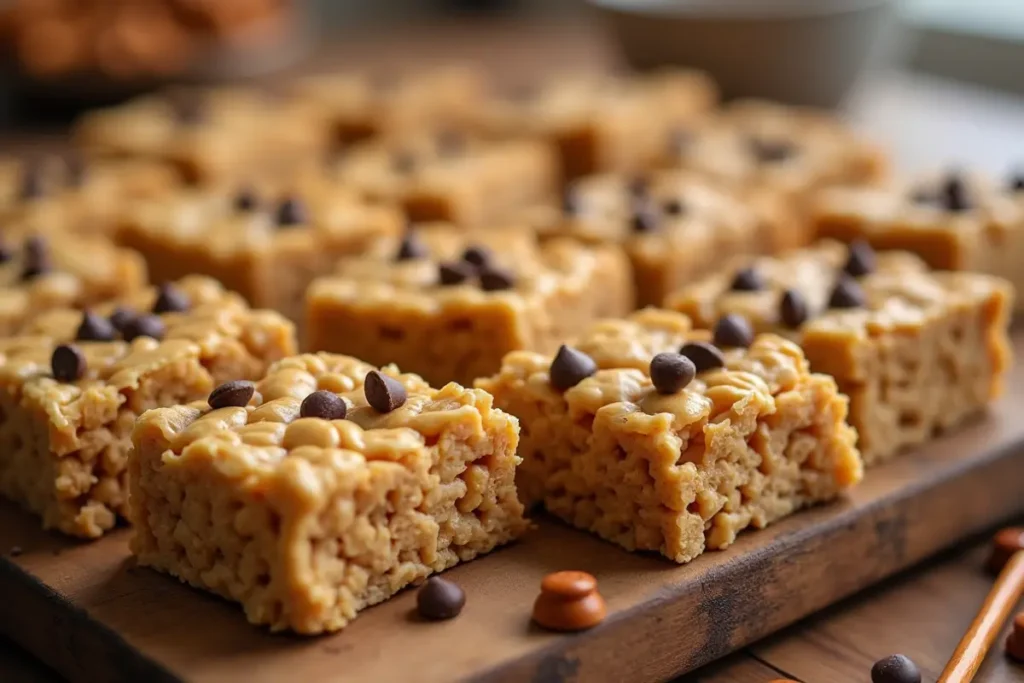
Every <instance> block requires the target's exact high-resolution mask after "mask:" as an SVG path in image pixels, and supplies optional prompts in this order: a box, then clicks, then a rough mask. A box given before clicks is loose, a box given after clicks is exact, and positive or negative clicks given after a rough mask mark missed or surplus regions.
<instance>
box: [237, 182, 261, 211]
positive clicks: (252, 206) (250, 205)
mask: <svg viewBox="0 0 1024 683" xmlns="http://www.w3.org/2000/svg"><path fill="white" fill-rule="evenodd" d="M259 205H260V199H259V197H257V196H256V191H255V190H254V189H252V188H251V187H243V188H242V189H240V190H239V191H238V193H237V194H236V195H235V201H234V207H235V211H239V212H243V211H255V210H256V209H257V208H259Z"/></svg>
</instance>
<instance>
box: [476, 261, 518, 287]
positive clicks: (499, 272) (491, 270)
mask: <svg viewBox="0 0 1024 683" xmlns="http://www.w3.org/2000/svg"><path fill="white" fill-rule="evenodd" d="M515 283H516V279H515V276H513V275H512V273H510V272H509V271H507V270H505V269H504V268H498V267H495V266H487V267H486V268H484V269H483V270H481V271H480V288H481V289H482V290H484V291H485V292H499V291H501V290H504V289H512V287H513V286H514V285H515Z"/></svg>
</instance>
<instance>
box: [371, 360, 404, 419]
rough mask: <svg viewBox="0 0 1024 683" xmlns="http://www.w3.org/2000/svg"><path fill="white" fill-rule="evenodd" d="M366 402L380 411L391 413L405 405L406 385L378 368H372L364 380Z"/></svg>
mask: <svg viewBox="0 0 1024 683" xmlns="http://www.w3.org/2000/svg"><path fill="white" fill-rule="evenodd" d="M363 393H364V394H365V396H366V402H367V403H369V404H370V407H371V408H373V409H374V410H376V411H377V412H378V413H390V412H391V411H392V410H396V409H398V408H401V407H402V406H403V405H405V401H406V398H407V394H406V391H405V387H404V386H402V383H401V382H399V381H398V380H397V379H395V378H394V377H389V376H388V375H385V374H384V373H382V372H379V371H377V370H371V371H370V372H369V373H367V375H366V379H365V380H364V382H363Z"/></svg>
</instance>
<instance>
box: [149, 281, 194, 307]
mask: <svg viewBox="0 0 1024 683" xmlns="http://www.w3.org/2000/svg"><path fill="white" fill-rule="evenodd" d="M188 307H189V300H188V296H187V295H186V294H185V293H184V292H182V291H181V290H179V289H178V288H177V287H175V286H174V285H173V284H171V283H164V284H162V285H160V290H159V294H158V295H157V297H156V301H155V302H154V303H153V312H154V313H181V312H182V311H187V310H188Z"/></svg>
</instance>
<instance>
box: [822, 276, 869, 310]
mask: <svg viewBox="0 0 1024 683" xmlns="http://www.w3.org/2000/svg"><path fill="white" fill-rule="evenodd" d="M866 301H867V296H866V295H865V294H864V290H863V289H862V288H861V286H860V284H858V283H857V281H856V280H854V279H853V278H852V277H850V276H849V275H845V274H844V275H841V276H840V277H839V280H838V281H837V282H836V286H835V287H834V288H833V289H832V294H831V295H830V296H829V298H828V307H829V308H860V307H861V306H863V305H864V304H865V303H866Z"/></svg>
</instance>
